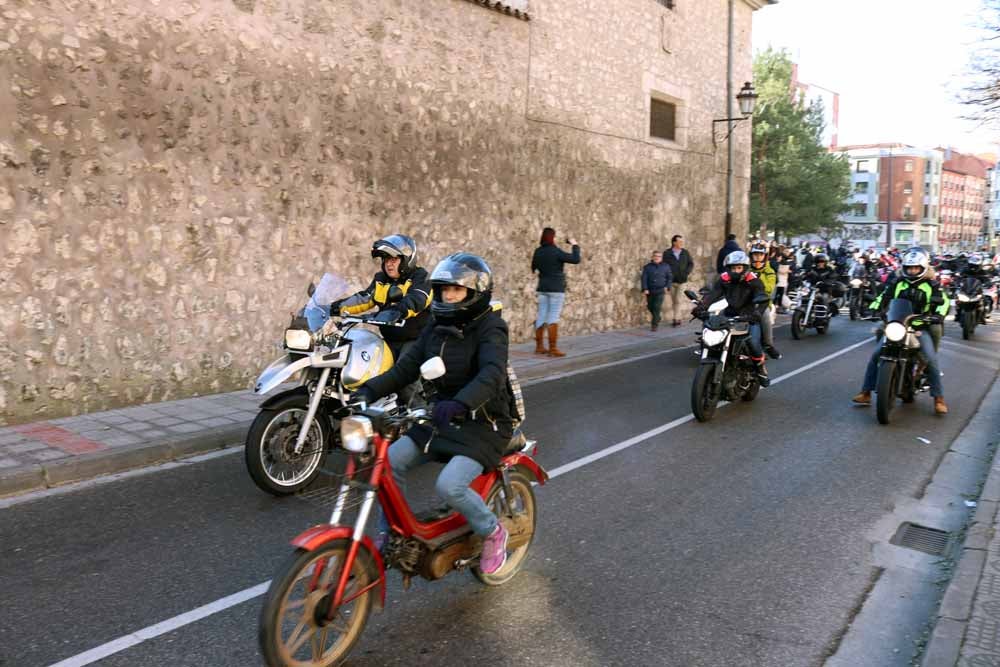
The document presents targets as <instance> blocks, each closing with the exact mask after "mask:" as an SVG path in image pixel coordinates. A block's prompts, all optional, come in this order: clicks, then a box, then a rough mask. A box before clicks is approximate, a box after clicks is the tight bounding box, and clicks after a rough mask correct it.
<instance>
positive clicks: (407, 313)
mask: <svg viewBox="0 0 1000 667" xmlns="http://www.w3.org/2000/svg"><path fill="white" fill-rule="evenodd" d="M430 305H431V280H430V276H429V275H428V274H427V270H426V269H423V268H421V267H419V266H418V267H417V268H415V269H413V270H412V271H410V272H409V273H407V274H406V275H405V276H400V277H399V278H397V279H392V278H390V277H389V276H387V275H386V274H385V272H383V271H379V272H378V273H376V274H375V278H374V279H373V280H372V282H371V284H370V285H369V286H368V287H367V288H365V289H364V290H362V291H360V292H358V293H357V294H355V295H354V296H352V297H349V298H347V299H345V300H344V302H343V303H341V304H340V310H341V312H343V313H347V314H348V315H360V314H361V313H364V312H366V311H368V310H371V309H372V308H378V310H379V312H382V311H383V310H385V309H387V308H392V309H393V310H397V311H399V312H400V313H401V314H402V316H403V317H404V318H406V326H404V327H402V328H399V329H396V328H393V327H383V328H382V336H383V337H384V338H385V339H386V340H391V341H398V340H416V338H417V336H419V335H420V332H421V330H422V329H423V328H424V326H425V325H426V324H427V322H428V321H429V318H430V311H429V310H428V307H429V306H430Z"/></svg>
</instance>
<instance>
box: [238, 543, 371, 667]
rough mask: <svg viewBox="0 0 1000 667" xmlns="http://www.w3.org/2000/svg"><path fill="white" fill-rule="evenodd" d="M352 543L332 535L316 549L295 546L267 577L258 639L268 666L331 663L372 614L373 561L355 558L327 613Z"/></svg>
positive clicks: (351, 643) (335, 662) (347, 650)
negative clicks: (338, 601)
mask: <svg viewBox="0 0 1000 667" xmlns="http://www.w3.org/2000/svg"><path fill="white" fill-rule="evenodd" d="M350 546H351V542H350V540H347V539H340V540H333V541H332V542H329V543H327V544H325V545H323V546H322V547H320V548H319V549H316V550H315V551H306V550H305V549H297V550H296V551H295V553H294V554H292V557H291V559H290V560H289V561H288V562H287V563H285V565H284V566H283V567H282V568H281V569H280V570H279V572H278V574H277V575H276V576H275V577H274V579H272V580H271V586H270V588H268V589H267V593H266V594H265V597H264V606H263V608H262V609H261V612H260V622H259V626H258V632H257V639H258V642H259V644H260V651H261V653H262V654H263V655H264V662H265V663H266V664H267V665H268V667H332V666H333V665H338V664H340V663H341V662H342V661H343V660H344V658H346V657H347V655H348V654H349V653H350V652H351V649H353V648H354V645H355V644H356V643H357V642H358V639H360V638H361V633H362V631H364V629H365V625H367V623H368V616H369V614H371V609H372V601H373V596H374V595H376V592H375V588H371V589H369V590H367V591H365V592H364V593H360V594H359V592H360V591H364V590H365V588H366V587H368V586H370V585H371V584H372V583H373V582H375V581H376V579H377V577H378V573H376V572H373V571H372V569H373V568H374V566H373V565H372V564H370V563H368V562H367V560H365V559H363V558H362V557H361V555H360V554H359V556H358V557H357V558H355V559H354V564H353V566H352V568H351V574H350V579H349V580H348V583H347V588H346V589H345V590H344V600H346V602H344V603H342V604H341V605H340V606H339V607H338V608H336V609H335V610H334V611H333V613H332V614H331V613H330V605H331V604H332V598H333V595H334V593H335V592H336V589H337V583H338V582H339V580H340V574H341V571H342V569H343V567H344V563H345V560H346V558H347V552H348V550H349V549H350Z"/></svg>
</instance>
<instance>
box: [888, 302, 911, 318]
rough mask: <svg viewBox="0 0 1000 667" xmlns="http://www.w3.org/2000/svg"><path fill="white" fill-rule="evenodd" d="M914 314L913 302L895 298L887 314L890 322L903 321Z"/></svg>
mask: <svg viewBox="0 0 1000 667" xmlns="http://www.w3.org/2000/svg"><path fill="white" fill-rule="evenodd" d="M912 314H913V304H912V303H911V302H910V301H909V300H907V299H893V300H892V301H890V302H889V311H888V313H887V314H886V315H887V320H888V321H889V322H902V321H903V320H905V319H906V318H907V317H909V316H910V315H912Z"/></svg>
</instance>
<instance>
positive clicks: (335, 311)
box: [330, 299, 347, 317]
mask: <svg viewBox="0 0 1000 667" xmlns="http://www.w3.org/2000/svg"><path fill="white" fill-rule="evenodd" d="M345 301H347V299H337V300H336V301H334V302H333V303H331V304H330V317H337V316H338V315H340V304H342V303H344V302H345Z"/></svg>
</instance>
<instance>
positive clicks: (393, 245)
mask: <svg viewBox="0 0 1000 667" xmlns="http://www.w3.org/2000/svg"><path fill="white" fill-rule="evenodd" d="M372 257H381V258H382V261H383V262H384V261H385V260H386V258H388V257H399V260H400V261H399V273H400V275H406V274H407V273H409V272H410V271H411V270H412V269H413V267H415V266H416V265H417V244H416V242H415V241H414V240H413V239H411V238H410V237H409V236H404V235H402V234H393V235H392V236H386V237H385V238H383V239H379V240H378V241H376V242H375V243H373V244H372Z"/></svg>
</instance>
